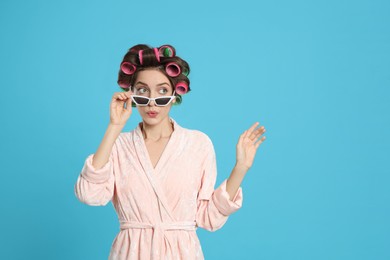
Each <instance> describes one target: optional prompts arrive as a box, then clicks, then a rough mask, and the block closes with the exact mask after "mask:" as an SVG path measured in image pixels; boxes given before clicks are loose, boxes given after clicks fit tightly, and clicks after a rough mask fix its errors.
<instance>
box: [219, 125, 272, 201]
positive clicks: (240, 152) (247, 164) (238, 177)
mask: <svg viewBox="0 0 390 260" xmlns="http://www.w3.org/2000/svg"><path fill="white" fill-rule="evenodd" d="M258 125H259V123H258V122H257V123H255V124H253V125H252V126H251V127H250V128H249V129H248V130H246V131H245V132H244V133H243V134H242V135H241V136H240V139H239V140H238V143H237V147H236V153H237V154H236V165H235V166H234V168H233V170H232V172H231V174H230V176H229V178H228V179H227V182H226V191H227V192H228V193H229V197H230V199H233V198H234V195H235V194H236V193H237V190H238V188H239V187H240V186H241V183H242V181H243V179H244V177H245V175H246V173H247V171H248V170H249V169H250V168H251V167H252V164H253V160H254V158H255V155H256V151H257V148H259V146H260V144H261V143H262V142H263V141H264V140H265V136H263V137H262V138H260V136H261V135H262V134H264V133H265V128H264V126H261V127H257V126H258ZM259 138H260V139H259Z"/></svg>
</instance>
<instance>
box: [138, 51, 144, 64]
mask: <svg viewBox="0 0 390 260" xmlns="http://www.w3.org/2000/svg"><path fill="white" fill-rule="evenodd" d="M143 52H144V50H139V52H138V59H139V63H140V64H141V65H142V64H143V63H144V60H143V58H142V54H143Z"/></svg>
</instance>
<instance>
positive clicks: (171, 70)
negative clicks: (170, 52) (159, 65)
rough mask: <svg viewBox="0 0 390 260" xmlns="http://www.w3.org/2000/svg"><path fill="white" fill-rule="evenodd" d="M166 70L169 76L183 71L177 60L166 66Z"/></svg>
mask: <svg viewBox="0 0 390 260" xmlns="http://www.w3.org/2000/svg"><path fill="white" fill-rule="evenodd" d="M165 71H166V72H167V74H168V76H171V77H177V76H179V75H180V73H181V69H180V66H179V65H177V63H176V62H170V63H168V64H167V65H166V66H165Z"/></svg>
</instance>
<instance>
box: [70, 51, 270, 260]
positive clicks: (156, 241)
mask: <svg viewBox="0 0 390 260" xmlns="http://www.w3.org/2000/svg"><path fill="white" fill-rule="evenodd" d="M189 71H190V70H189V66H188V64H187V62H185V61H184V60H182V59H181V58H180V57H178V56H176V54H175V49H174V48H173V47H172V46H170V45H164V46H161V47H160V48H151V47H149V46H147V45H136V46H134V47H132V48H130V50H129V51H128V53H127V54H126V55H125V56H124V59H123V61H122V63H121V67H120V71H119V77H118V84H119V85H120V87H121V88H122V89H124V90H125V92H117V93H115V94H114V95H113V97H112V100H111V107H110V123H109V125H108V129H107V131H106V133H105V135H104V137H103V140H102V142H101V144H100V146H99V148H98V149H97V151H96V153H95V154H91V155H89V156H88V157H87V159H86V161H85V164H84V167H83V169H82V171H81V173H80V175H79V176H78V179H77V182H76V185H75V194H76V196H77V198H78V199H79V200H80V201H81V202H83V203H86V204H88V205H94V206H99V205H106V204H107V203H108V202H109V201H112V203H113V205H114V207H115V210H116V212H117V214H118V218H119V222H120V232H119V233H118V235H117V236H116V238H115V239H114V241H113V243H112V248H111V252H110V256H109V259H203V258H204V256H203V253H202V249H201V246H200V243H199V240H198V237H197V235H196V231H195V230H196V228H197V227H201V228H204V229H207V230H210V231H214V230H217V229H219V228H221V227H222V226H223V225H224V223H225V222H226V220H227V218H228V216H229V215H230V214H232V213H233V212H235V211H237V210H238V209H239V208H240V207H241V203H242V191H241V188H240V185H241V182H242V180H243V178H244V176H245V174H246V172H247V171H248V170H249V168H250V167H251V166H252V162H253V159H254V157H255V154H256V150H257V149H258V147H259V145H260V144H261V143H262V142H263V141H264V140H265V137H264V136H263V137H261V135H262V134H263V133H264V132H265V128H264V127H259V124H258V123H255V124H254V125H253V126H252V127H250V128H249V129H248V130H247V131H245V132H244V133H243V134H242V135H241V136H240V138H239V141H238V144H237V147H236V151H237V156H236V164H235V167H234V168H233V170H232V172H231V174H230V176H229V178H228V179H227V180H225V181H223V183H222V184H221V185H220V186H219V187H218V188H217V189H215V190H214V185H215V181H216V174H217V172H216V161H215V152H214V147H213V144H212V142H211V140H210V139H209V138H208V136H207V135H205V134H204V133H202V132H200V131H196V130H189V129H186V128H183V127H181V126H180V125H179V124H178V123H177V122H176V121H175V120H173V119H172V118H170V116H169V111H170V109H171V106H172V104H178V103H180V102H181V96H182V95H184V94H186V93H187V92H188V91H190V86H189V85H190V81H189V79H188V77H187V76H188V74H189ZM133 106H136V107H137V109H138V112H139V113H140V115H141V117H142V122H141V123H139V125H138V126H137V127H136V129H134V130H133V131H131V132H123V133H122V132H121V131H122V129H123V127H124V126H125V124H126V122H127V120H128V119H129V118H130V116H131V114H132V107H133Z"/></svg>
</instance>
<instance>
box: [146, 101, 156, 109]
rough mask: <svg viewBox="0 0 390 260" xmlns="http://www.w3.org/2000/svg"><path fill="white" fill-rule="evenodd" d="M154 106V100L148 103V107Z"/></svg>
mask: <svg viewBox="0 0 390 260" xmlns="http://www.w3.org/2000/svg"><path fill="white" fill-rule="evenodd" d="M155 105H156V103H155V102H154V100H150V102H149V105H148V106H150V107H154V106H155Z"/></svg>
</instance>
